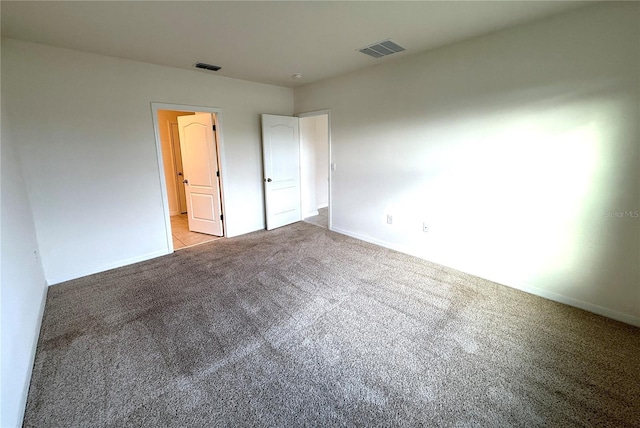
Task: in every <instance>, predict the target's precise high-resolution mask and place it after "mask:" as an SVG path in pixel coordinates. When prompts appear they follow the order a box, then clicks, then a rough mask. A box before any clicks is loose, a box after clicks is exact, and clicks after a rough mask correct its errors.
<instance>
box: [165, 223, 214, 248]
mask: <svg viewBox="0 0 640 428" xmlns="http://www.w3.org/2000/svg"><path fill="white" fill-rule="evenodd" d="M171 235H172V236H173V249H174V250H179V249H180V248H186V247H191V246H193V245H198V244H203V243H205V242H211V241H215V240H216V239H220V238H221V236H213V235H207V234H204V233H197V232H191V231H190V230H189V221H188V220H187V214H179V215H173V216H171Z"/></svg>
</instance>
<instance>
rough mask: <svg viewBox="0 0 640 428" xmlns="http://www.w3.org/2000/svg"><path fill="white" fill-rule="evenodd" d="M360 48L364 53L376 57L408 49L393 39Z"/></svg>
mask: <svg viewBox="0 0 640 428" xmlns="http://www.w3.org/2000/svg"><path fill="white" fill-rule="evenodd" d="M358 50H359V51H360V52H362V53H363V54H367V55H369V56H372V57H374V58H382V57H383V56H387V55H391V54H394V53H396V52H402V51H404V50H406V49H405V48H403V47H402V46H400V45H398V44H396V43H394V42H392V41H391V40H384V41H382V42H378V43H374V44H372V45H369V46H365V47H364V48H362V49H358Z"/></svg>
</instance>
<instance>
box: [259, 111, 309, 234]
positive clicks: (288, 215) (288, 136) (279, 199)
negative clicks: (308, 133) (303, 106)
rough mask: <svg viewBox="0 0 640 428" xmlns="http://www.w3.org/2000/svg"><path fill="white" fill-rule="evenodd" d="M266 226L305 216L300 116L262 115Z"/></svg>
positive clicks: (293, 220)
mask: <svg viewBox="0 0 640 428" xmlns="http://www.w3.org/2000/svg"><path fill="white" fill-rule="evenodd" d="M262 144H263V151H262V152H263V162H264V174H265V177H264V192H265V205H266V207H265V208H266V209H265V211H266V219H267V230H271V229H275V228H277V227H280V226H285V225H287V224H291V223H295V222H296V221H300V220H301V219H302V216H301V209H300V140H299V134H298V118H297V117H289V116H274V115H268V114H263V115H262Z"/></svg>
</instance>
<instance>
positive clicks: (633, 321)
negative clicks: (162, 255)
mask: <svg viewBox="0 0 640 428" xmlns="http://www.w3.org/2000/svg"><path fill="white" fill-rule="evenodd" d="M331 230H332V231H334V232H337V233H341V234H343V235H347V236H350V237H352V238H356V239H359V240H361V241H365V242H369V243H372V244H376V245H379V246H381V247H385V248H389V249H391V250H395V251H398V252H400V253H404V254H409V255H411V256H414V257H418V258H420V259H423V260H428V259H426V258H425V257H422V256H420V255H419V254H417V253H416V252H415V251H411V250H409V249H407V248H404V247H403V246H400V245H395V244H392V243H389V242H385V241H382V240H379V239H376V238H371V237H369V236H365V235H360V234H358V233H353V232H350V231H348V230H344V229H340V228H338V227H333V228H332V229H331ZM429 261H432V262H433V263H438V264H440V265H442V266H446V267H448V268H451V269H456V270H459V271H461V272H465V273H468V274H470V275H474V276H477V277H479V278H482V279H486V280H488V281H492V282H496V283H498V284H501V285H505V286H507V287H511V288H515V289H517V290H520V291H524V292H526V293H529V294H533V295H535V296H540V297H544V298H545V299H549V300H553V301H554V302H558V303H562V304H565V305H569V306H573V307H576V308H579V309H583V310H585V311H587V312H592V313H594V314H598V315H602V316H603V317H607V318H611V319H614V320H616V321H620V322H623V323H626V324H630V325H633V326H636V327H640V317H635V316H633V315H629V314H625V313H623V312H618V311H615V310H613V309H609V308H605V307H604V306H599V305H594V304H593V303H589V302H584V301H582V300H578V299H574V298H573V297H569V296H565V295H563V294H559V293H555V292H553V291H548V290H544V289H541V288H538V287H534V286H531V285H527V284H507V283H505V282H503V281H500V280H497V279H495V278H487V277H485V276H483V275H478V274H477V273H475V272H469V271H467V270H463V269H460V268H459V267H456V266H451V265H449V264H445V263H442V262H440V261H434V260H429Z"/></svg>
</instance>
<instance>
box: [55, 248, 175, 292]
mask: <svg viewBox="0 0 640 428" xmlns="http://www.w3.org/2000/svg"><path fill="white" fill-rule="evenodd" d="M167 254H169V250H168V248H165V249H162V250H159V251H153V252H151V253H147V254H143V255H141V256H137V257H131V258H128V259H123V260H118V261H117V262H114V263H109V264H106V265H102V266H94V267H91V268H88V269H83V270H78V271H74V272H68V273H63V274H62V275H58V276H55V277H53V278H49V279H48V281H47V282H48V283H49V285H55V284H60V283H61V282H65V281H70V280H72V279H76V278H81V277H83V276H87V275H93V274H94V273H99V272H104V271H107V270H111V269H115V268H119V267H122V266H127V265H132V264H134V263H139V262H144V261H145V260H150V259H154V258H156V257H160V256H164V255H167Z"/></svg>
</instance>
